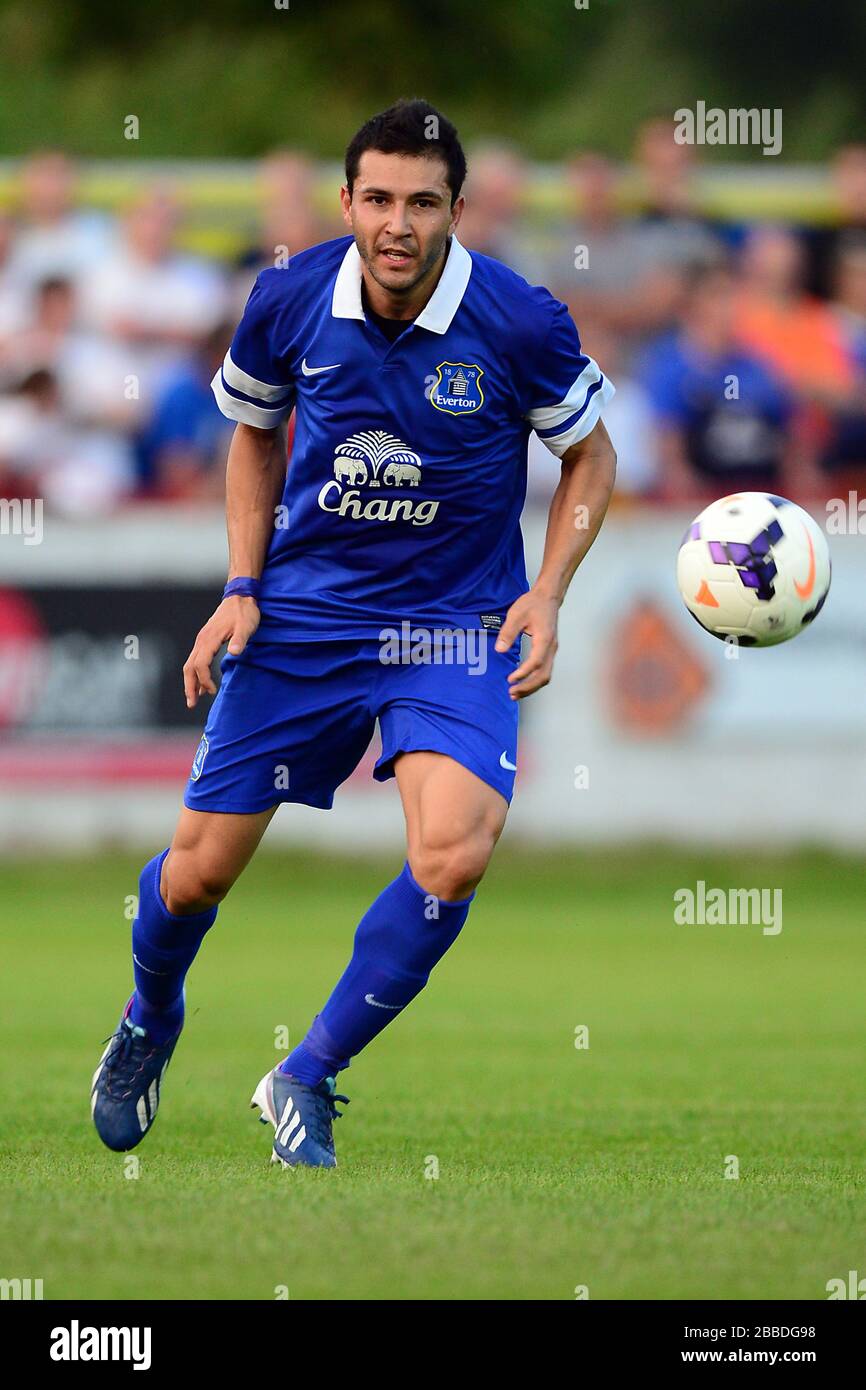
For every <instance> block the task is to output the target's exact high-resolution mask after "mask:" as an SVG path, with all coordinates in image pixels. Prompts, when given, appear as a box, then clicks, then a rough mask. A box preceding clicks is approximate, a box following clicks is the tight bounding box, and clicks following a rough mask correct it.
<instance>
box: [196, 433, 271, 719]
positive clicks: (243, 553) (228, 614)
mask: <svg viewBox="0 0 866 1390" xmlns="http://www.w3.org/2000/svg"><path fill="white" fill-rule="evenodd" d="M285 479H286V427H285V424H281V425H279V426H278V427H277V428H276V429H273V430H263V429H257V428H256V427H255V426H253V425H245V424H238V425H237V427H236V429H235V432H234V435H233V437H232V442H231V447H230V448H229V456H228V464H227V466H226V525H227V528H228V538H229V574H228V577H229V579H236V578H238V577H239V576H240V575H244V576H248V577H250V578H252V579H259V578H260V577H261V573H262V568H263V566H264V563H265V554H266V553H267V548H268V543H269V541H270V539H271V535H272V534H273V529H274V509H275V507H276V505H277V503H278V502H279V500H280V496H281V494H282V490H283V484H284V483H285ZM259 618H260V614H259V606H258V604H257V603H256V600H255V599H254V598H249V597H246V596H241V595H238V594H235V595H233V596H232V597H231V598H224V599H223V601H222V603H221V604H220V605H219V607H218V608H217V609H216V611H215V613H214V614H213V616H212V617H210V618H208V620H207V622H206V623H205V625H204V627H203V628H202V629H201V631H200V632H199V634H198V636H197V637H196V639H195V643H194V645H193V649H192V651H191V652H190V654H189V656H188V657H187V659H186V662H185V664H184V668H183V688H184V693H185V694H186V703H187V707H188V708H189V709H194V707H195V705H196V704H197V702H198V699H199V696H200V695H205V694H207V695H215V694H216V685H215V684H214V679H213V672H212V670H211V667H212V664H213V660H214V657H215V656H216V654H217V652H218V651H219V649H220V647H221V646H222V645H223V643H224V642H228V650H229V654H230V655H231V656H240V654H241V652H242V651H243V649H244V647H245V646H246V645H247V642H248V641H249V640H250V638H251V637H252V635H253V633H254V632H255V630H256V628H257V627H258V625H259Z"/></svg>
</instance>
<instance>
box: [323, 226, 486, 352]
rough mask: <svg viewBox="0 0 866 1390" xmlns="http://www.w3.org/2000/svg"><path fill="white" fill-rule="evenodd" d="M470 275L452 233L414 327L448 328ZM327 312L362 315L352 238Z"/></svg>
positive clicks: (466, 257)
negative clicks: (439, 267)
mask: <svg viewBox="0 0 866 1390" xmlns="http://www.w3.org/2000/svg"><path fill="white" fill-rule="evenodd" d="M471 274H472V257H471V256H470V254H469V252H468V251H467V250H466V247H465V246H461V244H460V242H459V241H458V240H457V238H456V236H452V237H451V245H450V247H449V250H448V255H447V257H446V260H445V268H444V270H443V271H442V274H441V276H440V277H439V284H438V285H437V286H436V288H435V290H434V291H433V293H432V295H431V296H430V298H429V299H428V301H427V303H426V304H425V306H424V308H423V309H422V310H421V313H420V314H419V315H418V317H417V319H416V320H415V324H416V326H417V327H418V328H426V329H429V331H430V332H431V333H447V331H448V329H449V328H450V327H451V320H452V319H453V318H454V315H455V314H456V313H457V310H458V309H459V308H460V304H461V302H462V299H463V296H464V294H465V293H466V286H467V285H468V284H469V277H470V275H471ZM331 313H332V315H333V317H334V318H335V319H363V318H364V306H363V303H362V302H361V257H360V255H359V254H358V248H357V246H356V245H355V243H354V241H353V242H352V243H351V245H350V246H349V247H348V248H347V250H346V254H345V256H344V257H343V261H342V264H341V266H340V269H339V270H338V271H337V278H336V280H335V281H334V295H333V298H332V300H331Z"/></svg>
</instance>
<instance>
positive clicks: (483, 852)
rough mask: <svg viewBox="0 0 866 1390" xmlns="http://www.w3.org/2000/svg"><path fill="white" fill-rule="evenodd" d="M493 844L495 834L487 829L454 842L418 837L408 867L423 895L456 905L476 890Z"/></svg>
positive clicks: (410, 854) (411, 849) (488, 860)
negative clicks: (429, 894) (455, 903)
mask: <svg viewBox="0 0 866 1390" xmlns="http://www.w3.org/2000/svg"><path fill="white" fill-rule="evenodd" d="M495 843H496V837H495V835H494V834H493V833H492V832H491V831H487V830H478V831H477V832H476V833H474V834H473V835H471V836H467V837H464V838H463V839H461V840H457V841H449V840H436V839H425V838H424V837H422V838H421V839H420V840H419V841H418V843H417V844H415V845H413V846H410V850H409V868H410V869H411V870H412V876H413V878H414V879H415V882H416V883H417V884H418V885H419V887H421V888H423V889H424V891H425V893H432V894H434V895H435V896H436V897H437V898H441V899H442V900H443V902H459V901H460V900H461V899H462V898H468V897H469V894H470V893H473V892H474V891H475V889H476V888H477V887H478V884H479V883H480V882H481V879H482V878H483V877H484V871H485V869H486V868H487V865H488V863H489V862H490V856H491V854H492V853H493V847H494V845H495Z"/></svg>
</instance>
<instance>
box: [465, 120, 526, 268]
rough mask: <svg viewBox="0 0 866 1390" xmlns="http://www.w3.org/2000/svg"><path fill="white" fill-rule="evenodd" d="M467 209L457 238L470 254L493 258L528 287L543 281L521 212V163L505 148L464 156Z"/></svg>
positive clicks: (523, 189)
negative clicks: (527, 284) (465, 157)
mask: <svg viewBox="0 0 866 1390" xmlns="http://www.w3.org/2000/svg"><path fill="white" fill-rule="evenodd" d="M468 165H469V173H468V175H467V179H466V188H465V193H466V208H465V210H464V213H463V216H462V218H461V219H460V226H459V227H458V229H457V235H458V238H459V240H460V241H461V242H462V244H463V245H464V246H466V247H468V249H469V250H470V251H478V252H480V254H481V255H482V256H493V257H494V258H495V259H496V260H498V261H504V262H505V264H506V265H508V266H510V267H511V269H512V270H516V271H517V273H518V274H519V275H522V276H523V277H524V279H525V280H528V281H529V283H530V284H533V285H536V284H539V283H540V282H541V280H542V279H543V278H544V270H543V263H542V261H541V259H540V257H539V256H538V255H537V254H536V253H535V251H534V250H533V249H532V246H531V242H530V240H529V238H528V234H527V230H526V228H525V226H524V223H523V218H522V208H523V199H524V196H525V193H526V185H527V182H528V175H527V169H526V164H525V161H524V160H523V159H522V158H521V156H520V155H518V154H517V153H516V151H514V150H512V149H511V148H510V147H509V146H507V145H492V144H491V145H479V146H476V147H475V149H474V150H472V151H471V152H470V154H469V156H468Z"/></svg>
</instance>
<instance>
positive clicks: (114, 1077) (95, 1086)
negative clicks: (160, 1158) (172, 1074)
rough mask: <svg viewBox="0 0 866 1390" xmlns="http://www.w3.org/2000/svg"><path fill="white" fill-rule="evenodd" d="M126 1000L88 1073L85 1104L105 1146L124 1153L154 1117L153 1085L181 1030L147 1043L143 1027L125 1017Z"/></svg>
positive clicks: (157, 1083) (157, 1085)
mask: <svg viewBox="0 0 866 1390" xmlns="http://www.w3.org/2000/svg"><path fill="white" fill-rule="evenodd" d="M131 1008H132V999H130V1000H129V1003H128V1004H127V1006H126V1008H125V1009H124V1011H123V1016H122V1018H121V1020H120V1023H119V1024H118V1026H117V1032H116V1033H112V1035H111V1037H110V1038H109V1039H108V1040H107V1041H108V1046H107V1047H106V1049H105V1051H104V1052H103V1054H102V1056H101V1057H100V1059H99V1066H98V1067H97V1068H96V1071H95V1072H94V1073H93V1083H92V1086H91V1092H90V1109H91V1113H92V1114H93V1123H94V1124H95V1125H96V1132H97V1134H98V1135H99V1137H100V1139H101V1140H102V1142H103V1144H106V1145H107V1146H108V1148H109V1149H114V1150H115V1151H116V1152H118V1153H126V1152H127V1150H129V1149H134V1148H135V1146H136V1144H140V1143H141V1141H142V1139H143V1138H144V1136H145V1134H147V1131H148V1130H149V1129H150V1127H151V1125H152V1124H153V1122H154V1120H155V1119H156V1111H157V1107H158V1106H159V1088H160V1086H161V1085H162V1078H163V1076H164V1075H165V1069H166V1067H167V1066H168V1064H169V1062H170V1061H171V1054H172V1053H173V1052H174V1049H175V1048H176V1046H177V1040H178V1038H179V1037H180V1034H181V1030H180V1029H178V1031H177V1033H176V1034H175V1036H174V1037H173V1038H171V1039H170V1041H169V1042H167V1043H163V1044H161V1045H160V1046H156V1045H154V1044H153V1043H150V1042H148V1035H147V1032H146V1030H145V1029H144V1028H141V1027H140V1026H139V1025H138V1024H136V1023H133V1022H132V1020H131V1019H130V1017H129V1011H130V1009H131Z"/></svg>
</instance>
